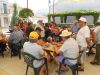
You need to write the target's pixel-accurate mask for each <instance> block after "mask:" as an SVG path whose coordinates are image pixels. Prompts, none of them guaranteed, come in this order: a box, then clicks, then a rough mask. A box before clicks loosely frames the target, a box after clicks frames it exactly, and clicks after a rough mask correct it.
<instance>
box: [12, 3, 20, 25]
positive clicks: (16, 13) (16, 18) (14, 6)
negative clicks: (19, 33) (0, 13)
mask: <svg viewBox="0 0 100 75" xmlns="http://www.w3.org/2000/svg"><path fill="white" fill-rule="evenodd" d="M13 8H14V10H13V15H12V19H11V24H10V25H11V26H14V25H16V24H17V22H18V19H19V17H18V10H17V5H16V4H14V5H13Z"/></svg>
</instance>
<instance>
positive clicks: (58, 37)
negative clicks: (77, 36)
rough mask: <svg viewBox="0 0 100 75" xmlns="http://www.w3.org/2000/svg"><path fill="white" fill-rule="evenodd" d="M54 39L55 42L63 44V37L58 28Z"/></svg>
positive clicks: (53, 36)
mask: <svg viewBox="0 0 100 75" xmlns="http://www.w3.org/2000/svg"><path fill="white" fill-rule="evenodd" d="M52 39H53V41H54V42H61V41H62V37H61V36H60V31H59V29H58V28H56V29H55V30H54V34H53V35H52Z"/></svg>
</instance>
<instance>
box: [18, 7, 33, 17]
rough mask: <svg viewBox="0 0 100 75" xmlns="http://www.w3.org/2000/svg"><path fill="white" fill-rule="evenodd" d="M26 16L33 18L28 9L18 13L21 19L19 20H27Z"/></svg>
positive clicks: (31, 12)
mask: <svg viewBox="0 0 100 75" xmlns="http://www.w3.org/2000/svg"><path fill="white" fill-rule="evenodd" d="M28 16H30V17H32V16H34V13H33V11H32V10H31V9H29V8H23V9H22V10H21V11H20V12H19V17H21V18H27V17H28Z"/></svg>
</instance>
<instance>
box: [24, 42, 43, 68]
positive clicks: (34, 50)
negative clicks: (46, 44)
mask: <svg viewBox="0 0 100 75" xmlns="http://www.w3.org/2000/svg"><path fill="white" fill-rule="evenodd" d="M23 49H24V52H27V53H29V54H32V55H33V56H34V57H36V58H37V59H41V58H42V57H43V56H42V55H43V49H42V47H41V46H39V45H37V44H36V43H30V42H25V43H24V45H23ZM43 63H44V61H43V60H39V61H37V60H34V62H33V65H34V67H35V68H38V67H40V66H41V65H42V64H43Z"/></svg>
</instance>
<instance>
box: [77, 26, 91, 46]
mask: <svg viewBox="0 0 100 75" xmlns="http://www.w3.org/2000/svg"><path fill="white" fill-rule="evenodd" d="M87 37H90V29H89V27H88V26H84V27H82V28H81V29H80V30H79V31H78V33H77V36H76V40H77V42H78V45H79V46H81V47H87V42H86V38H87Z"/></svg>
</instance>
